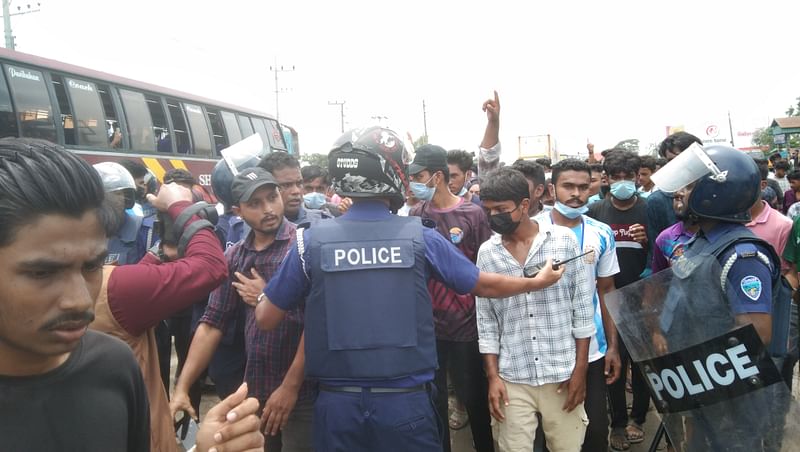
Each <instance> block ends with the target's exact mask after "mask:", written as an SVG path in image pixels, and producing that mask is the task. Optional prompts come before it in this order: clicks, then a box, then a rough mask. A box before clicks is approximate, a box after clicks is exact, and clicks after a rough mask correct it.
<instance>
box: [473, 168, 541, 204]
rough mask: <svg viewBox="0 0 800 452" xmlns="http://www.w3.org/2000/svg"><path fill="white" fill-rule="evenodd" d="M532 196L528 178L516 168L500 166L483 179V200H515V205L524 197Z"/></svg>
mask: <svg viewBox="0 0 800 452" xmlns="http://www.w3.org/2000/svg"><path fill="white" fill-rule="evenodd" d="M530 197H531V195H530V191H528V179H526V178H525V176H524V175H523V174H522V173H521V172H519V171H517V170H515V169H512V168H509V167H503V168H498V169H496V170H494V171H491V172H489V174H487V175H486V177H484V178H482V179H481V200H483V201H494V202H503V201H513V202H514V205H519V203H521V202H522V200H523V199H529V198H530Z"/></svg>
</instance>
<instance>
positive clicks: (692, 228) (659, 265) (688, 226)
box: [650, 186, 700, 273]
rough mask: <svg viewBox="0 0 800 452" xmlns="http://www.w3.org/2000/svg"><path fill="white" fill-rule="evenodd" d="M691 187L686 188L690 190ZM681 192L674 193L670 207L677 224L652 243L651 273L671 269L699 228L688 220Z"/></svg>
mask: <svg viewBox="0 0 800 452" xmlns="http://www.w3.org/2000/svg"><path fill="white" fill-rule="evenodd" d="M691 188H692V187H691V186H690V187H688V189H689V190H691ZM682 190H683V189H681V190H679V191H677V192H675V194H674V197H673V201H672V206H673V209H674V210H675V218H677V219H678V222H677V223H675V224H673V225H672V226H670V227H668V228H667V229H664V230H663V231H661V234H658V237H656V240H655V242H654V243H653V252H652V255H653V260H652V262H651V264H650V268H651V269H652V271H653V273H658V272H660V271H661V270H664V269H665V268H669V267H672V264H673V263H675V261H677V260H678V259H679V258H680V257H681V256H683V249H684V247H685V245H686V242H688V241H689V240H691V239H692V237H694V235H695V234H697V231H698V230H699V229H700V226H699V225H698V224H697V223H696V222H694V221H691V220H690V219H689V214H688V206H687V205H686V204H685V203H684V202H683V198H684V197H683V193H682Z"/></svg>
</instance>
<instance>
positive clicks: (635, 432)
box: [625, 422, 644, 444]
mask: <svg viewBox="0 0 800 452" xmlns="http://www.w3.org/2000/svg"><path fill="white" fill-rule="evenodd" d="M625 439H627V440H628V442H629V443H631V444H639V443H641V442H642V441H644V428H642V426H641V425H639V424H638V423H636V422H631V423H629V424H628V426H627V427H625Z"/></svg>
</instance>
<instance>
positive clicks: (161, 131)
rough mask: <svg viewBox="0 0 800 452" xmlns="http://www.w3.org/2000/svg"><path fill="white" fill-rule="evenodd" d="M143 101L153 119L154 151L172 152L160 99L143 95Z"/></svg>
mask: <svg viewBox="0 0 800 452" xmlns="http://www.w3.org/2000/svg"><path fill="white" fill-rule="evenodd" d="M144 100H145V101H146V102H147V109H148V110H150V117H151V118H152V119H153V135H154V136H155V140H156V150H157V151H158V152H174V151H173V147H172V140H171V137H170V134H169V124H168V123H167V115H166V114H165V113H164V105H163V104H162V103H161V98H160V97H157V96H148V95H145V96H144Z"/></svg>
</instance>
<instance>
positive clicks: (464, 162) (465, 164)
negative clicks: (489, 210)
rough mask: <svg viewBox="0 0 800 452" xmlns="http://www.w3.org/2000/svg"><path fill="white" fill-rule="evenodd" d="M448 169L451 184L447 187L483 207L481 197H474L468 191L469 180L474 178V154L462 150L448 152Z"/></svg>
mask: <svg viewBox="0 0 800 452" xmlns="http://www.w3.org/2000/svg"><path fill="white" fill-rule="evenodd" d="M447 167H448V169H449V170H450V182H449V183H448V184H447V186H448V187H449V188H450V191H451V192H452V193H453V194H454V195H456V196H460V197H462V198H464V199H466V200H467V202H473V203H475V204H477V205H479V206H480V205H481V200H480V198H479V197H477V196H474V195H473V194H472V193H470V192H469V190H468V189H467V180H469V179H470V178H471V177H472V174H471V173H472V170H471V168H472V154H470V153H469V152H467V151H462V150H452V151H448V152H447Z"/></svg>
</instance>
